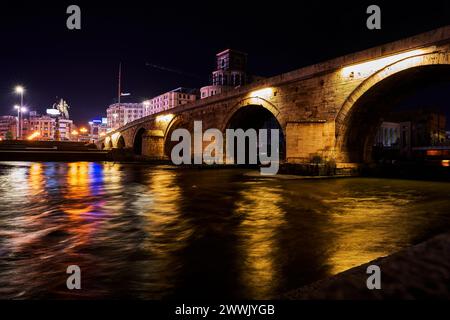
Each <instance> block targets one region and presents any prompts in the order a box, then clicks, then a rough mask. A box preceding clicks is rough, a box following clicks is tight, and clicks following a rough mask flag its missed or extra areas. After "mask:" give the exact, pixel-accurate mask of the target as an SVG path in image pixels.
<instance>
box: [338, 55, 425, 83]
mask: <svg viewBox="0 0 450 320" xmlns="http://www.w3.org/2000/svg"><path fill="white" fill-rule="evenodd" d="M427 52H429V50H425V49H417V50H412V51H407V52H402V53H398V54H394V55H391V56H387V57H383V58H379V59H375V60H371V61H367V62H363V63H358V64H354V65H351V66H348V67H344V68H342V75H343V76H344V77H364V76H367V75H369V74H371V73H374V72H377V71H379V70H381V69H383V68H385V67H386V66H388V65H391V64H393V63H395V62H398V61H401V60H403V59H406V58H411V57H414V56H420V55H423V54H425V53H427Z"/></svg>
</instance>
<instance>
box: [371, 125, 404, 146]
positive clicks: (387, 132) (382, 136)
mask: <svg viewBox="0 0 450 320" xmlns="http://www.w3.org/2000/svg"><path fill="white" fill-rule="evenodd" d="M400 136H401V125H400V123H396V122H383V123H382V124H381V126H380V128H379V129H378V131H377V134H376V136H375V145H376V146H382V147H397V146H399V145H400Z"/></svg>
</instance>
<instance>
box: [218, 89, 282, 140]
mask: <svg viewBox="0 0 450 320" xmlns="http://www.w3.org/2000/svg"><path fill="white" fill-rule="evenodd" d="M248 106H260V107H262V108H264V109H266V110H267V111H269V112H270V113H271V114H272V115H273V117H274V118H275V119H276V120H277V121H278V123H279V124H280V126H281V128H282V130H283V131H284V130H285V127H286V126H285V121H284V119H283V118H282V113H281V111H280V110H279V109H278V108H277V107H276V106H275V105H274V104H273V103H271V102H270V101H268V100H266V99H263V98H261V97H248V98H245V99H242V100H241V101H239V102H238V103H237V104H235V105H234V106H233V107H232V108H231V110H230V111H229V112H227V115H226V116H225V118H224V120H223V122H222V124H221V127H220V128H218V129H221V130H222V132H225V130H226V129H227V128H228V127H229V124H230V121H231V119H232V118H233V116H234V115H235V114H236V113H237V112H238V111H239V110H240V109H242V108H245V107H248Z"/></svg>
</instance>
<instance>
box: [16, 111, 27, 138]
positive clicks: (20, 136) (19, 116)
mask: <svg viewBox="0 0 450 320" xmlns="http://www.w3.org/2000/svg"><path fill="white" fill-rule="evenodd" d="M14 109H16V110H17V126H16V129H17V131H16V140H19V138H22V126H21V123H20V120H21V118H22V114H23V113H25V112H27V108H25V107H21V106H19V105H15V106H14Z"/></svg>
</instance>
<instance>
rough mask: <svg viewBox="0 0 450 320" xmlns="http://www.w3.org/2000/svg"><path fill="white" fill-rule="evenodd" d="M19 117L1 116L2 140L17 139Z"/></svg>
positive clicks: (0, 129)
mask: <svg viewBox="0 0 450 320" xmlns="http://www.w3.org/2000/svg"><path fill="white" fill-rule="evenodd" d="M16 136H17V118H16V117H14V116H1V117H0V140H8V139H11V140H13V139H16Z"/></svg>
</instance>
